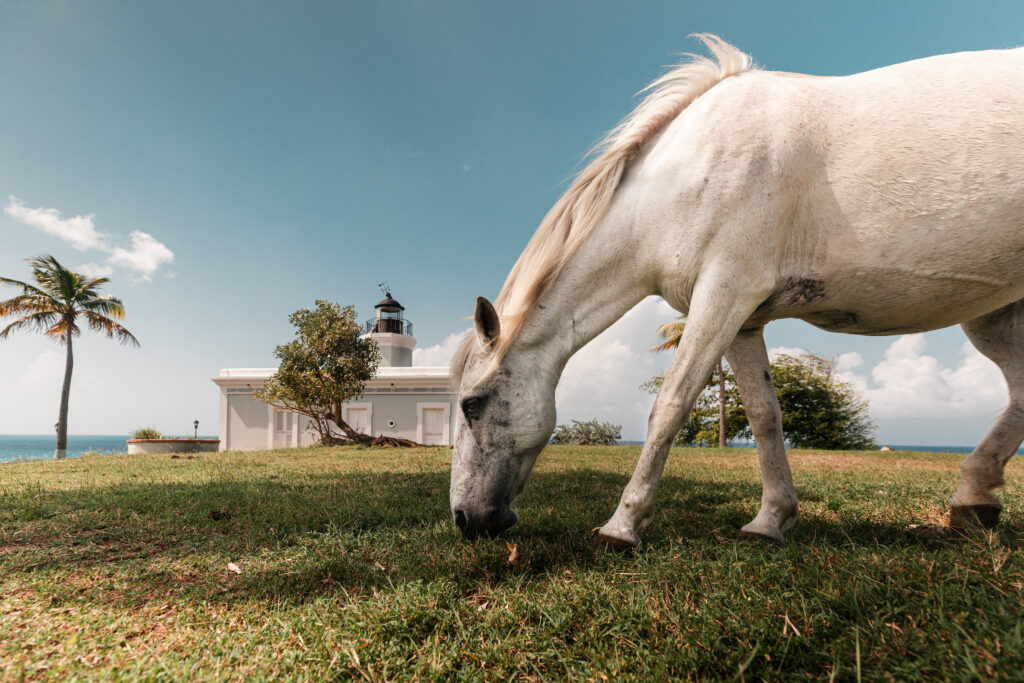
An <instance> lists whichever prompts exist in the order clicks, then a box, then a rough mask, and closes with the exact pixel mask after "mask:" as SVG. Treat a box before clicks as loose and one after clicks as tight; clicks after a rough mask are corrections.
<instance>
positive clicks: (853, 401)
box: [772, 353, 878, 450]
mask: <svg viewBox="0 0 1024 683" xmlns="http://www.w3.org/2000/svg"><path fill="white" fill-rule="evenodd" d="M835 369H836V363H835V361H834V360H831V359H827V358H822V357H821V356H815V355H814V354H810V353H805V354H803V355H801V356H800V357H793V356H787V355H780V356H779V357H777V358H776V359H775V362H774V363H772V380H773V381H774V383H775V391H776V393H778V395H779V405H780V406H781V407H782V429H783V431H784V432H785V434H786V440H787V441H789V442H790V443H791V444H793V445H794V446H797V447H799V448H825V449H832V450H857V449H875V448H878V444H876V443H875V441H874V439H873V438H872V433H873V432H874V430H875V425H874V423H873V422H872V421H871V418H870V417H869V416H868V402H867V401H865V400H864V399H862V398H861V397H860V396H858V395H857V391H856V389H854V388H853V385H851V384H849V383H848V382H842V381H840V380H838V379H836V377H835Z"/></svg>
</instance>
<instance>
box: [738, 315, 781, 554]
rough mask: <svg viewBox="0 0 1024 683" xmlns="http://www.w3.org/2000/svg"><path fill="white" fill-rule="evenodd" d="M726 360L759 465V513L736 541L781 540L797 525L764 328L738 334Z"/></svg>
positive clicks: (779, 413) (777, 400) (777, 399)
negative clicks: (740, 400)
mask: <svg viewBox="0 0 1024 683" xmlns="http://www.w3.org/2000/svg"><path fill="white" fill-rule="evenodd" d="M725 357H726V360H728V361H729V365H731V366H732V370H733V372H734V373H735V374H736V384H737V385H739V388H740V396H741V397H742V398H743V407H744V408H745V410H746V413H747V419H748V420H749V421H750V428H751V430H752V431H753V432H754V439H755V440H756V441H757V457H758V460H759V461H760V464H761V486H762V491H761V509H760V510H759V511H758V513H757V516H756V517H755V518H754V519H753V521H752V522H750V523H749V524H747V525H746V526H745V527H743V529H742V530H741V531H740V538H767V539H770V540H773V541H779V542H783V541H785V540H786V539H785V536H784V535H783V533H784V532H785V531H786V529H788V528H789V527H790V526H792V525H793V522H795V521H796V508H797V502H796V491H795V490H794V489H793V475H792V474H791V473H790V471H789V462H788V461H787V460H786V443H785V439H784V437H783V435H782V413H781V412H780V410H779V398H778V396H777V395H776V393H775V385H774V384H773V383H772V376H771V369H770V365H769V362H768V352H767V350H766V349H765V346H764V328H758V329H756V330H745V331H742V332H740V333H739V334H738V335H736V339H735V340H734V341H733V343H732V346H730V347H729V350H728V351H726V352H725Z"/></svg>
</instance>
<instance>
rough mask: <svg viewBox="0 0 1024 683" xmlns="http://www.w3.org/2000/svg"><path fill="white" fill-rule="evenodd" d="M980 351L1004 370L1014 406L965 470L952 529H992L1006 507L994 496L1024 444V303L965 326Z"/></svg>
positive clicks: (954, 503) (952, 513)
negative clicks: (1007, 465) (974, 527)
mask: <svg viewBox="0 0 1024 683" xmlns="http://www.w3.org/2000/svg"><path fill="white" fill-rule="evenodd" d="M963 329H964V332H966V333H967V337H968V338H969V339H970V340H971V343H972V344H974V346H975V348H977V349H978V351H980V352H981V353H983V354H985V355H986V356H988V358H990V359H991V360H992V361H993V362H994V363H995V364H996V365H998V366H999V369H1000V370H1002V371H1003V376H1004V377H1005V378H1006V384H1007V385H1008V386H1009V389H1010V404H1009V405H1008V406H1006V410H1004V411H1003V414H1002V415H1000V416H999V419H998V420H996V423H995V424H994V425H993V426H992V428H991V429H990V430H989V431H988V434H986V435H985V438H984V439H982V440H981V443H979V444H978V446H977V448H975V449H974V452H973V453H971V454H970V455H969V456H968V457H967V459H966V460H964V462H963V464H961V465H960V486H959V487H958V488H957V491H956V495H954V496H953V501H952V508H951V510H950V517H949V524H950V526H953V527H963V526H967V525H971V524H981V525H982V526H986V527H993V526H995V525H996V523H997V522H998V521H999V512H1000V511H1001V510H1002V507H1003V504H1002V503H1001V502H1000V501H999V499H998V498H996V497H995V496H994V495H993V494H992V491H993V489H996V488H998V487H1000V486H1002V485H1003V468H1004V467H1005V466H1006V462H1007V461H1008V460H1009V459H1010V458H1011V457H1013V454H1014V453H1016V452H1017V449H1018V448H1020V444H1021V441H1022V440H1024V301H1018V302H1016V303H1013V304H1010V305H1009V306H1006V307H1004V308H1001V309H999V310H998V311H995V312H993V313H990V314H988V315H986V316H982V317H980V318H976V319H975V320H971V321H969V322H966V323H964V324H963Z"/></svg>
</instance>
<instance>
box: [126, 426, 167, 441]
mask: <svg viewBox="0 0 1024 683" xmlns="http://www.w3.org/2000/svg"><path fill="white" fill-rule="evenodd" d="M131 437H132V438H133V439H162V438H164V435H163V434H161V433H160V432H158V431H157V430H156V429H154V428H153V427H140V428H138V429H136V430H133V431H132V433H131Z"/></svg>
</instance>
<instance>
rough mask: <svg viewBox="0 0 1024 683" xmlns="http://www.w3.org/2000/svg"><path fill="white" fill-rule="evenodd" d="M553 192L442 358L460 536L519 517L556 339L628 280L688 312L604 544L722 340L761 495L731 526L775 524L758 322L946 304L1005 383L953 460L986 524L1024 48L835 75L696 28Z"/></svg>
mask: <svg viewBox="0 0 1024 683" xmlns="http://www.w3.org/2000/svg"><path fill="white" fill-rule="evenodd" d="M700 38H701V39H702V40H703V41H704V43H705V44H706V46H707V47H708V49H709V50H710V52H711V53H712V55H713V59H706V58H700V57H692V58H691V60H690V61H688V62H687V63H685V64H683V65H681V66H678V67H676V68H674V69H673V70H672V71H670V72H669V73H667V74H666V75H665V76H663V77H662V78H660V79H658V80H657V81H655V82H654V83H653V84H652V85H651V86H650V87H649V89H648V90H649V94H648V95H647V97H646V98H645V99H644V101H643V102H642V103H641V104H640V106H639V107H638V108H637V109H636V110H635V111H634V112H633V113H632V114H631V115H630V116H629V117H628V118H627V119H626V120H625V121H624V122H623V123H622V124H620V126H619V127H618V128H616V129H615V130H614V131H613V132H612V133H611V134H609V136H608V137H607V139H606V140H605V142H604V143H603V144H602V145H601V146H600V148H599V150H598V152H597V153H596V158H595V159H594V160H593V161H592V162H591V163H590V164H589V165H588V166H587V167H586V168H585V169H584V170H583V171H582V173H581V174H580V175H579V177H578V178H577V179H576V180H575V181H574V183H573V185H572V186H571V187H570V189H569V190H568V192H567V193H566V194H565V196H563V197H562V198H561V199H560V200H559V201H558V203H557V204H556V205H555V206H554V208H552V209H551V211H550V213H549V214H548V215H547V217H546V218H545V219H544V221H543V222H542V223H541V225H540V227H539V228H538V229H537V232H536V234H535V235H534V236H533V238H532V239H531V240H530V242H529V244H528V245H527V246H526V249H525V251H524V252H523V254H522V255H521V256H520V257H519V260H518V261H517V262H516V264H515V266H514V267H513V269H512V271H511V273H509V276H508V278H507V279H506V281H505V284H504V287H503V288H502V290H501V294H500V295H499V297H498V299H497V302H496V304H497V305H496V306H492V305H491V304H490V303H489V302H488V301H487V300H486V299H484V298H482V297H481V298H478V299H477V306H476V314H475V323H476V335H474V336H471V337H470V338H469V339H467V341H466V343H465V344H464V346H463V348H462V349H461V350H460V353H459V354H458V356H457V357H456V360H455V363H454V371H455V374H456V377H457V381H458V386H459V394H460V407H461V410H460V411H459V412H460V414H459V415H458V417H457V422H456V437H455V451H454V457H453V460H452V479H451V509H452V515H453V518H454V520H455V523H456V525H457V526H458V527H459V529H460V530H461V531H462V533H463V535H464V536H466V537H468V538H475V537H476V536H478V535H479V534H480V533H489V534H495V533H499V532H501V531H502V530H504V529H506V528H508V527H509V526H511V525H512V524H514V523H515V522H516V519H517V517H516V515H515V513H514V512H513V511H512V509H511V507H510V504H511V501H512V500H513V498H515V497H516V496H517V495H518V494H519V493H520V492H521V491H522V489H523V486H524V485H525V483H526V480H527V477H528V476H529V474H530V471H531V469H532V467H533V464H534V462H535V461H536V459H537V456H538V454H539V453H540V452H541V450H542V449H543V448H544V446H545V444H547V443H548V439H549V437H550V435H551V432H552V430H553V428H554V426H555V386H556V384H557V383H558V378H559V376H560V375H561V372H562V369H563V368H564V367H565V364H566V362H567V361H568V360H569V358H570V357H571V356H572V355H573V354H574V353H575V352H576V351H577V350H578V349H579V348H580V347H582V346H583V345H584V344H586V343H587V342H589V341H590V340H591V339H593V338H594V337H595V336H596V335H597V334H598V333H600V332H601V331H602V330H604V329H606V328H607V327H608V326H610V325H611V324H612V323H613V322H615V321H616V320H618V319H619V318H620V317H621V316H622V315H623V314H625V313H626V311H628V310H629V309H630V308H632V307H633V306H634V305H635V304H637V303H638V302H639V301H640V300H642V299H643V298H644V297H647V296H649V295H652V294H655V295H660V296H662V297H664V299H665V300H666V301H667V302H668V303H669V304H671V305H672V306H673V307H674V308H676V309H678V310H679V311H680V312H682V313H684V314H686V321H687V322H686V330H685V332H684V334H683V337H682V340H681V343H680V344H679V348H678V350H677V352H676V354H675V358H674V360H673V361H672V364H671V367H670V368H669V370H668V372H667V373H666V375H665V382H664V384H663V385H662V387H661V391H660V392H659V393H658V396H657V399H656V400H655V402H654V408H653V410H652V412H651V417H650V421H649V426H648V432H647V441H646V443H645V444H644V446H643V449H642V451H641V453H640V459H639V462H638V463H637V466H636V470H635V472H634V473H633V476H632V478H631V479H630V481H629V484H628V485H627V486H626V489H625V491H624V492H623V494H622V498H621V500H620V501H619V505H618V509H617V510H616V511H615V514H614V515H613V516H612V518H611V520H610V521H608V522H607V523H606V524H605V525H604V526H603V527H602V528H601V530H600V532H599V536H598V539H599V541H601V542H603V543H605V544H608V545H611V546H616V547H620V546H635V545H636V544H638V543H639V542H640V537H639V535H638V533H639V531H640V530H641V528H642V527H643V526H644V525H645V524H646V523H647V522H648V521H649V520H650V519H651V516H652V514H653V510H654V500H655V496H656V494H657V490H658V482H659V479H660V478H661V474H662V471H663V469H664V466H665V459H666V457H667V455H668V452H669V447H670V445H671V443H672V439H673V437H674V436H675V434H676V433H677V432H678V431H679V429H680V427H681V425H682V424H683V422H684V420H685V418H686V416H687V415H688V413H689V411H690V408H691V407H692V405H693V403H694V401H695V399H696V397H697V395H698V393H699V392H700V391H701V389H702V388H703V387H704V384H705V381H706V380H707V378H708V377H709V375H710V373H711V370H712V368H713V367H714V365H715V364H716V363H717V361H718V359H719V358H721V357H722V356H723V355H724V356H725V357H726V358H727V359H728V361H729V364H730V365H731V366H732V367H733V369H734V370H735V373H736V381H737V383H738V385H739V388H740V392H741V395H742V398H743V404H744V406H745V407H746V411H747V416H748V418H749V420H750V424H751V427H752V429H753V432H754V436H755V438H756V440H757V449H758V457H759V460H760V465H761V477H762V485H763V494H762V499H761V509H760V511H759V512H758V514H757V516H756V517H755V518H754V520H753V521H751V522H750V523H749V524H747V525H746V526H745V527H743V529H742V532H741V535H743V536H749V537H764V538H768V539H774V540H777V541H782V540H784V536H783V533H784V532H785V530H786V529H787V528H788V527H789V526H790V525H791V524H792V523H793V522H794V520H795V519H796V512H797V498H796V492H795V491H794V490H793V481H792V477H791V475H790V470H789V464H788V462H787V461H786V450H785V445H784V441H783V434H782V430H781V420H780V412H779V404H778V400H777V398H776V396H775V392H774V389H773V386H772V381H771V376H770V374H769V365H768V355H767V353H766V351H765V345H764V339H763V334H762V333H763V328H764V326H765V324H767V323H768V322H770V321H772V320H775V319H778V318H799V319H801V320H805V321H807V322H809V323H811V324H813V325H816V326H818V327H820V328H823V329H826V330H832V331H836V332H847V333H856V334H869V335H888V334H905V333H911V332H921V331H924V330H934V329H937V328H941V327H946V326H948V325H953V324H956V323H959V324H961V325H962V326H963V329H964V331H965V332H966V333H967V336H968V338H969V339H970V340H971V341H972V342H973V343H974V345H975V346H976V347H977V348H978V350H979V351H981V352H982V353H983V354H985V355H986V356H988V357H989V358H991V359H992V360H993V361H994V362H995V363H996V364H997V365H998V366H999V367H1000V368H1001V369H1002V371H1003V374H1004V375H1005V377H1006V381H1007V384H1008V385H1009V389H1010V403H1009V406H1008V407H1007V408H1006V411H1005V412H1004V413H1003V414H1002V416H1001V417H1000V418H999V420H998V421H997V422H996V423H995V425H994V426H993V427H992V429H991V430H990V431H989V433H988V434H987V435H986V436H985V438H984V440H983V441H982V442H981V444H980V445H979V446H978V447H977V448H976V449H975V450H974V452H973V453H972V454H971V455H970V456H969V457H968V458H967V459H966V460H965V461H964V463H963V465H962V466H961V480H960V486H959V488H958V489H957V491H956V494H955V495H954V496H953V500H952V506H953V507H952V515H951V523H952V524H954V525H962V524H965V523H969V522H971V521H975V522H978V521H980V522H981V523H982V524H986V525H991V524H994V523H995V522H996V521H997V519H998V515H999V511H1000V509H1001V507H1002V505H1001V503H1000V501H999V500H998V499H997V498H996V497H995V496H994V495H993V493H992V491H993V489H994V488H996V487H998V486H1000V485H1001V484H1002V483H1003V467H1004V465H1005V463H1006V461H1007V460H1008V459H1009V458H1010V457H1011V455H1012V454H1013V453H1014V452H1015V451H1016V450H1017V448H1018V447H1019V445H1020V443H1021V441H1022V439H1024V302H1022V301H1020V300H1021V299H1022V297H1024V48H1022V49H1016V50H1006V51H988V52H973V53H960V54H953V55H944V56H938V57H931V58H928V59H921V60H916V61H912V62H907V63H904V64H898V65H895V66H890V67H886V68H883V69H877V70H875V71H869V72H866V73H861V74H856V75H852V76H845V77H841V78H824V77H814V76H805V75H799V74H791V73H779V72H771V71H761V70H759V69H757V68H755V67H754V66H753V64H752V61H751V59H750V58H749V57H748V56H747V55H745V54H743V53H742V52H740V51H739V50H737V49H736V48H734V47H732V46H730V45H728V44H726V43H725V42H723V41H722V40H720V39H719V38H716V37H714V36H710V35H704V36H700Z"/></svg>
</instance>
